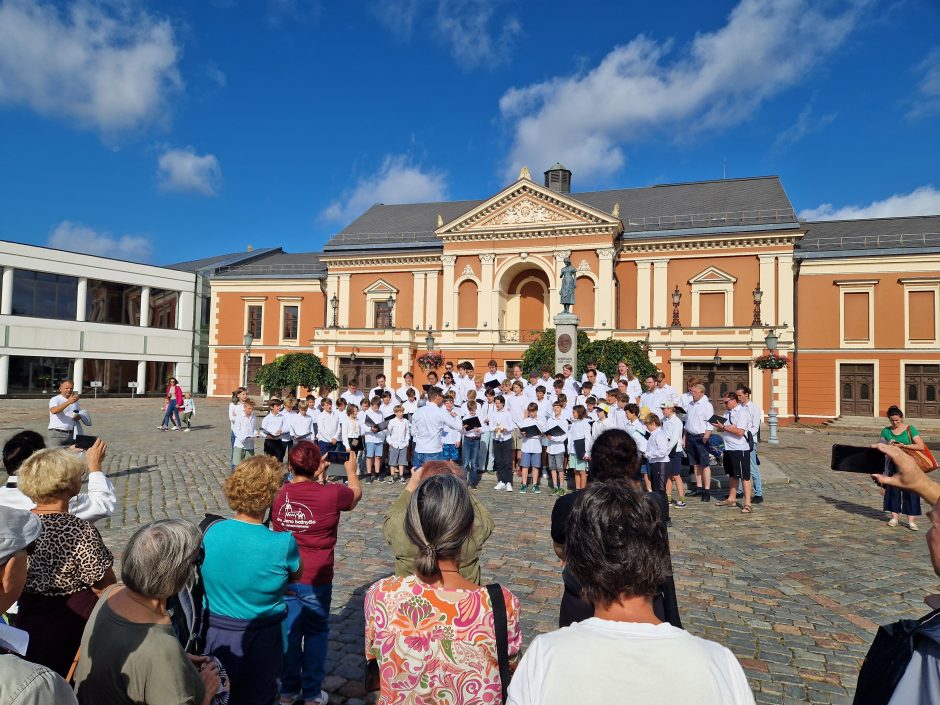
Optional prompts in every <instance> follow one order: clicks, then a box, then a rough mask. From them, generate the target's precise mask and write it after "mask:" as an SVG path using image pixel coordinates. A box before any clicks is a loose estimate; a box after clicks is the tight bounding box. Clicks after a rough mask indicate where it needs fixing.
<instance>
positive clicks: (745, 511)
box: [741, 504, 751, 514]
mask: <svg viewBox="0 0 940 705" xmlns="http://www.w3.org/2000/svg"><path fill="white" fill-rule="evenodd" d="M741 513H742V514H750V513H751V505H750V504H745V505H744V506H743V507H741Z"/></svg>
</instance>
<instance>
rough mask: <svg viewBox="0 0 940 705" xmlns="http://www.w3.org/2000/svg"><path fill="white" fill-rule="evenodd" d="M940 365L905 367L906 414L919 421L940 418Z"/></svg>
mask: <svg viewBox="0 0 940 705" xmlns="http://www.w3.org/2000/svg"><path fill="white" fill-rule="evenodd" d="M938 391H940V365H905V366H904V414H905V415H906V416H913V417H915V418H919V419H935V418H938V417H940V402H938V401H937V395H938Z"/></svg>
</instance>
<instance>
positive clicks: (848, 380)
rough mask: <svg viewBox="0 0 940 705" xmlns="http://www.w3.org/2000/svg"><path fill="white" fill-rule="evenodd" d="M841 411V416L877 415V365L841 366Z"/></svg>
mask: <svg viewBox="0 0 940 705" xmlns="http://www.w3.org/2000/svg"><path fill="white" fill-rule="evenodd" d="M839 413H840V415H841V416H874V415H875V366H874V365H855V364H852V365H840V366H839Z"/></svg>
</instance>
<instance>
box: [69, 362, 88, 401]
mask: <svg viewBox="0 0 940 705" xmlns="http://www.w3.org/2000/svg"><path fill="white" fill-rule="evenodd" d="M84 381H85V360H83V359H82V358H80V357H79V358H76V360H75V362H73V363H72V384H74V385H75V392H76V393H78V394H81V393H82V383H83V382H84Z"/></svg>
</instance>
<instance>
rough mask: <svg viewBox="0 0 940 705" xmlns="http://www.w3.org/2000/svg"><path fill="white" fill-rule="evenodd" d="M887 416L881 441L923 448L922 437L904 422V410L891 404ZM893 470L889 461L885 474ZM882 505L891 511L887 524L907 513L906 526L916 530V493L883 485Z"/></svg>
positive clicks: (899, 445) (919, 511)
mask: <svg viewBox="0 0 940 705" xmlns="http://www.w3.org/2000/svg"><path fill="white" fill-rule="evenodd" d="M887 416H888V422H889V424H890V425H889V426H886V427H885V428H884V429H882V431H881V442H882V443H887V444H888V445H892V446H897V447H899V448H902V449H903V448H910V449H912V450H923V449H924V447H925V446H924V439H923V438H921V437H920V433H919V432H918V431H917V429H916V428H914V427H913V426H911V425H910V424H906V423H904V412H902V411H901V409H899V408H898V407H897V406H894V405H892V406H890V407H888V413H887ZM895 472H896V468H895V467H894V463H889V467H888V469H887V471H886V474H894V473H895ZM882 507H883V509H884V510H885V511H886V512H891V520H890V521H888V526H890V527H895V526H897V525H898V515H899V514H902V513H903V514H906V515H907V528H909V529H910V530H911V531H917V522H916V521H915V519H914V517H919V516H920V515H921V509H920V498H919V497H918V496H917V495H916V494H914V493H913V492H908V491H907V490H902V489H898V488H897V487H890V486H889V487H885V496H884V502H883V504H882Z"/></svg>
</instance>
